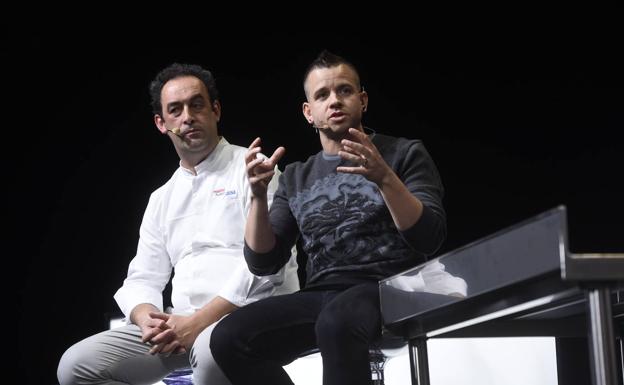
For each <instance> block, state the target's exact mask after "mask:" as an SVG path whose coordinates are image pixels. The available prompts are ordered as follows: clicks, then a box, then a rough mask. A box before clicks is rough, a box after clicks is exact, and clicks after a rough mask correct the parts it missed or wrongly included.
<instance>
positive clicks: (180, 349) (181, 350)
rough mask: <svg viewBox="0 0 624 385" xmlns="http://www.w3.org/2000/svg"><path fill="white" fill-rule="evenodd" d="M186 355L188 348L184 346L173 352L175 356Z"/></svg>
mask: <svg viewBox="0 0 624 385" xmlns="http://www.w3.org/2000/svg"><path fill="white" fill-rule="evenodd" d="M184 353H186V348H185V347H184V346H182V345H180V346H178V348H177V349H176V350H175V351H174V352H173V354H184Z"/></svg>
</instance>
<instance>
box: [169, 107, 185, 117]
mask: <svg viewBox="0 0 624 385" xmlns="http://www.w3.org/2000/svg"><path fill="white" fill-rule="evenodd" d="M181 111H182V109H181V108H180V106H173V107H170V108H169V113H170V114H171V115H176V116H177V115H180V112H181Z"/></svg>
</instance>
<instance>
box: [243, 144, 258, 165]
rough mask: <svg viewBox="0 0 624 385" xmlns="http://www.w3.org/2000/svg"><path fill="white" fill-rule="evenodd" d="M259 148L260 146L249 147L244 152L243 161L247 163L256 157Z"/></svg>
mask: <svg viewBox="0 0 624 385" xmlns="http://www.w3.org/2000/svg"><path fill="white" fill-rule="evenodd" d="M261 150H262V148H260V147H254V148H250V149H249V151H247V154H245V163H249V162H251V161H253V160H254V159H256V158H257V156H258V153H259V152H260V151H261Z"/></svg>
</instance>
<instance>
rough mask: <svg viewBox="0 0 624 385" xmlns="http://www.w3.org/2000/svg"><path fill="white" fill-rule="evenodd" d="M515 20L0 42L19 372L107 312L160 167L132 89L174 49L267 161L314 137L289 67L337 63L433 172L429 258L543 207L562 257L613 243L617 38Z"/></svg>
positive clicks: (381, 125)
mask: <svg viewBox="0 0 624 385" xmlns="http://www.w3.org/2000/svg"><path fill="white" fill-rule="evenodd" d="M607 27H608V26H607ZM531 28H532V27H531V26H530V25H527V26H523V28H520V29H518V30H515V31H513V32H512V31H506V32H505V33H502V31H501V30H500V29H497V30H484V31H481V32H474V31H473V30H471V29H466V30H460V31H456V32H453V33H449V32H447V31H445V30H444V29H443V28H440V29H433V30H430V31H428V33H425V34H422V33H420V32H417V31H410V30H409V29H406V30H404V31H400V32H390V31H386V32H384V33H382V34H380V33H378V32H375V31H374V30H370V29H369V30H368V33H367V34H362V35H359V34H355V33H353V34H352V35H353V36H356V37H351V38H346V37H344V35H343V36H336V35H332V36H329V34H328V36H320V35H318V34H316V32H315V31H311V32H310V33H308V34H300V35H292V34H291V33H289V32H281V33H274V34H271V33H267V34H262V35H249V36H246V37H242V36H241V37H236V36H228V37H224V36H223V34H219V33H217V32H214V33H210V34H202V35H192V34H189V35H184V36H182V35H176V36H173V35H172V36H171V37H169V38H163V36H161V35H160V34H153V32H152V31H146V32H145V33H134V34H132V35H122V34H118V35H115V34H112V33H111V34H81V33H80V31H68V32H66V33H64V32H54V33H52V32H50V31H46V32H37V33H31V34H29V35H28V36H24V35H17V34H9V35H6V36H5V38H6V39H7V40H8V41H7V44H6V45H4V46H3V48H2V51H1V52H2V56H3V59H5V60H3V61H4V62H5V63H6V62H10V63H11V64H12V65H15V67H13V66H12V65H10V67H9V68H10V70H9V71H6V72H5V73H6V74H7V76H6V78H8V79H5V80H9V82H10V83H11V84H14V86H15V88H12V89H11V90H12V91H13V90H14V91H16V92H12V93H11V94H9V95H10V96H11V99H12V101H14V102H16V104H17V107H16V109H15V110H11V111H16V112H17V116H15V115H13V114H11V117H10V118H9V117H8V116H7V115H5V117H6V118H7V119H5V124H8V126H9V127H8V128H5V135H4V137H3V143H4V144H5V145H4V146H3V147H4V148H5V151H4V155H5V156H7V155H8V156H7V159H6V161H5V165H6V167H5V170H8V177H7V180H8V184H7V185H5V191H8V193H9V198H8V199H6V200H5V201H6V203H8V206H9V207H8V212H9V214H10V216H11V217H10V218H11V223H12V224H16V225H15V226H11V229H10V230H11V231H9V232H8V233H6V234H8V235H9V237H10V239H8V240H7V242H8V244H10V245H13V248H11V249H10V250H11V251H10V252H9V253H7V255H6V256H5V258H7V259H8V260H9V261H10V264H9V266H8V270H7V271H5V275H7V277H6V280H7V281H10V282H12V284H11V286H10V291H9V293H10V295H9V297H10V298H17V304H16V305H15V307H13V308H11V312H10V313H9V316H10V318H11V320H12V321H13V322H12V325H13V327H11V328H9V329H7V330H8V334H10V335H11V336H16V337H17V345H16V346H17V347H18V348H17V353H18V361H19V368H20V369H21V370H23V371H24V372H25V373H26V376H27V378H28V382H29V383H33V384H35V383H36V384H51V383H54V382H55V370H56V364H57V362H58V359H59V358H60V356H61V354H62V352H63V351H64V350H65V349H66V348H67V347H68V346H70V345H71V344H72V343H74V342H76V341H78V340H80V339H82V338H84V337H86V336H88V335H90V334H92V333H95V332H97V331H100V330H102V329H104V328H105V327H106V324H105V319H106V314H109V313H114V312H116V311H118V310H117V306H116V304H115V302H114V300H113V298H112V295H113V293H114V292H115V291H116V290H117V288H118V287H119V286H120V285H121V283H122V281H123V279H124V277H125V274H126V269H127V265H128V262H129V261H130V259H131V258H132V257H133V256H134V252H135V250H136V242H137V238H138V227H139V224H140V221H141V217H142V213H143V210H144V208H145V205H146V203H147V200H148V197H149V194H150V192H151V191H153V190H154V189H155V188H157V187H158V186H160V185H161V184H163V183H164V182H165V181H166V180H167V179H168V177H169V176H170V175H171V173H172V172H173V171H174V170H175V168H176V167H177V165H178V161H177V156H176V154H175V152H174V150H173V147H172V145H171V144H170V142H169V139H168V138H166V137H164V136H162V135H160V134H159V132H158V131H157V130H156V128H155V126H154V124H153V120H152V115H151V112H150V108H149V96H148V93H147V85H148V83H149V81H150V80H151V79H152V78H153V76H154V75H155V74H156V73H157V71H158V70H160V69H161V68H163V67H164V66H166V65H168V64H170V63H172V62H174V61H181V62H189V63H197V64H201V65H203V66H205V67H207V68H209V69H211V70H212V71H213V73H214V75H215V76H216V79H217V85H218V87H219V89H220V91H221V95H222V106H223V116H222V121H221V125H220V127H221V133H222V134H223V135H224V136H226V138H227V139H228V140H229V141H230V142H231V143H234V144H239V145H242V146H247V145H248V144H249V143H250V142H251V141H252V140H253V139H254V138H255V137H256V136H261V137H262V138H263V141H264V148H265V149H266V151H267V152H270V151H272V150H273V149H274V148H275V147H276V146H278V145H284V146H285V147H286V149H287V153H286V155H285V157H284V158H283V160H282V163H281V168H282V169H283V166H284V165H285V164H287V163H290V162H292V161H294V160H299V159H304V158H306V157H307V156H309V155H311V154H313V153H315V152H316V151H318V150H319V149H320V145H319V143H318V139H317V137H316V136H315V134H314V132H313V130H312V129H311V128H310V127H309V126H308V125H307V124H306V122H305V120H304V119H303V117H302V115H301V102H302V101H303V98H304V94H303V91H302V85H301V81H302V75H303V71H304V69H305V67H306V66H307V64H308V63H309V62H310V61H311V60H312V59H313V58H314V57H315V56H316V55H317V54H318V52H319V51H320V50H321V49H323V48H328V49H330V50H332V51H334V52H335V53H338V54H341V55H343V56H345V57H346V58H348V59H349V60H351V61H352V62H353V63H354V64H355V65H356V66H357V67H358V68H359V70H360V73H361V77H362V82H363V84H364V86H365V87H366V90H367V91H368V93H369V96H370V103H369V109H368V112H367V113H366V115H365V117H364V122H365V124H366V125H368V126H370V127H372V128H374V129H376V130H377V131H378V132H380V133H385V134H390V135H396V136H405V137H409V138H420V139H423V140H424V142H425V144H426V146H427V148H428V150H429V152H430V153H431V155H432V157H433V158H434V160H435V162H436V164H437V166H438V168H439V170H440V173H441V175H442V180H443V182H444V185H445V187H446V196H445V200H444V203H445V207H446V210H447V214H448V234H449V235H448V239H447V242H446V243H445V245H444V247H443V250H442V251H441V252H445V251H449V250H452V249H454V248H456V247H459V246H461V245H464V244H466V243H468V242H471V241H474V240H476V239H478V238H480V237H483V236H486V235H488V234H490V233H492V232H495V231H497V230H500V229H502V228H504V227H506V226H509V225H512V224H514V223H516V222H519V221H522V220H524V219H526V218H529V217H531V216H533V215H536V214H538V213H540V212H542V211H545V210H547V209H550V208H552V207H555V206H557V205H560V204H565V205H566V206H567V208H568V218H569V230H570V244H571V249H572V250H573V251H576V252H582V251H594V252H599V251H620V252H622V251H624V237H622V233H623V231H622V230H624V226H623V225H622V218H624V203H622V197H623V196H624V182H623V172H622V168H623V167H622V166H623V163H624V162H623V160H622V150H623V149H624V146H623V145H622V142H621V140H620V137H621V134H620V133H621V131H622V129H623V128H624V115H623V109H622V107H623V106H624V93H623V91H624V81H623V76H622V69H623V68H624V66H623V64H624V63H623V61H622V59H621V58H620V56H621V52H619V51H621V50H622V44H621V42H622V39H621V33H620V32H619V31H616V30H615V29H609V28H598V29H596V28H595V27H593V26H592V27H591V28H589V27H587V28H586V27H584V26H583V25H579V26H575V28H574V29H570V28H567V27H562V28H560V29H557V28H554V29H553V30H550V29H549V30H548V31H543V32H542V33H538V34H531V35H530V37H529V34H527V33H526V32H527V30H530V29H531ZM5 106H6V104H5ZM5 112H6V110H5ZM11 126H13V128H14V129H13V130H11ZM7 134H8V135H7ZM12 230H17V231H15V233H14V232H13V231H12ZM13 309H17V312H16V314H15V313H13ZM15 322H16V323H17V329H16V328H15ZM13 346H15V345H13Z"/></svg>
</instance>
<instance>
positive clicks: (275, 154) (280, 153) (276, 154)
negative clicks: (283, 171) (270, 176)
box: [269, 146, 286, 167]
mask: <svg viewBox="0 0 624 385" xmlns="http://www.w3.org/2000/svg"><path fill="white" fill-rule="evenodd" d="M285 153H286V149H285V148H284V147H282V146H280V147H278V148H277V149H276V150H275V151H273V155H271V158H269V161H270V162H271V167H275V165H276V164H277V162H279V160H280V159H282V156H284V154H285Z"/></svg>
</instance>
